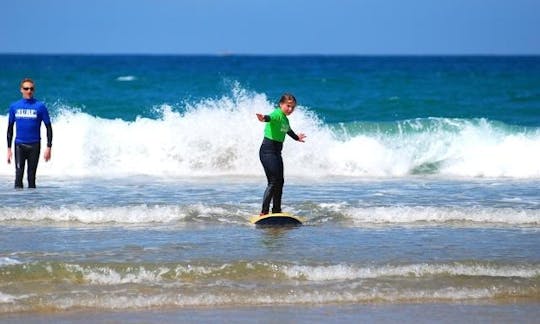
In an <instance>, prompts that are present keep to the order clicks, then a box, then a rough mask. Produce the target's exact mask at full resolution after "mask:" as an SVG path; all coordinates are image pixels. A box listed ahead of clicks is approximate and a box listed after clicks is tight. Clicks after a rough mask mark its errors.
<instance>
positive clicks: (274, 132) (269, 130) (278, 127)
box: [264, 108, 291, 143]
mask: <svg viewBox="0 0 540 324" xmlns="http://www.w3.org/2000/svg"><path fill="white" fill-rule="evenodd" d="M268 116H269V117H270V121H269V122H267V123H266V127H265V128H264V137H266V138H269V139H271V140H273V141H276V142H281V143H283V141H285V135H286V134H287V132H288V131H289V130H290V129H291V127H290V126H289V119H288V118H287V115H285V113H284V112H283V111H282V110H281V108H276V109H274V111H272V113H270V115H268Z"/></svg>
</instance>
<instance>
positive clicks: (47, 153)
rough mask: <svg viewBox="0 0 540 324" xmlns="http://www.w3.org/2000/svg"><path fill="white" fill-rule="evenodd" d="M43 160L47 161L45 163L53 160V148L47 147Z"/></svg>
mask: <svg viewBox="0 0 540 324" xmlns="http://www.w3.org/2000/svg"><path fill="white" fill-rule="evenodd" d="M43 158H44V159H45V162H48V161H49V160H50V159H51V148H50V147H47V148H46V149H45V152H44V153H43Z"/></svg>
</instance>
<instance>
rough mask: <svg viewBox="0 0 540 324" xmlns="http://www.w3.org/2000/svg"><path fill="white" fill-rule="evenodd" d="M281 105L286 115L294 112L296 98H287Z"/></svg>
mask: <svg viewBox="0 0 540 324" xmlns="http://www.w3.org/2000/svg"><path fill="white" fill-rule="evenodd" d="M279 107H280V108H281V110H282V111H283V112H284V113H285V115H287V116H289V115H290V114H292V113H293V111H294V108H295V107H296V102H294V100H287V101H285V102H281V103H280V104H279Z"/></svg>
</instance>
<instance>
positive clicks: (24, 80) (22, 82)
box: [21, 78, 36, 88]
mask: <svg viewBox="0 0 540 324" xmlns="http://www.w3.org/2000/svg"><path fill="white" fill-rule="evenodd" d="M25 82H30V83H32V85H36V84H35V83H34V80H32V79H30V78H24V79H23V80H22V81H21V88H22V86H23V84H24V83H25Z"/></svg>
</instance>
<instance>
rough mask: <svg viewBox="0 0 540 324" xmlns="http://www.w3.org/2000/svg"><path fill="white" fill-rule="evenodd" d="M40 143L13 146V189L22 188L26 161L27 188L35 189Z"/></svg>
mask: <svg viewBox="0 0 540 324" xmlns="http://www.w3.org/2000/svg"><path fill="white" fill-rule="evenodd" d="M40 149H41V145H40V143H33V144H15V188H22V187H23V176H24V166H25V164H26V161H28V188H35V187H36V170H37V166H38V162H39V151H40Z"/></svg>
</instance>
